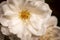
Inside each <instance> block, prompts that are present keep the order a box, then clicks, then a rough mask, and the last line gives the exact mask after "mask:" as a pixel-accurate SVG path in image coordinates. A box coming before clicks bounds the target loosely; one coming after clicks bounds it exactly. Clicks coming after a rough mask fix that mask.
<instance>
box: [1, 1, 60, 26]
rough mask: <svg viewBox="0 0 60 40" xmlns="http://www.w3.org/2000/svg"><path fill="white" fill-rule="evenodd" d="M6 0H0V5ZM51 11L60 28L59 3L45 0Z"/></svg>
mask: <svg viewBox="0 0 60 40" xmlns="http://www.w3.org/2000/svg"><path fill="white" fill-rule="evenodd" d="M2 1H6V0H0V3H1V2H2ZM45 2H46V3H48V4H49V6H50V8H51V9H52V11H53V12H52V15H55V16H56V17H57V18H58V26H60V1H59V0H45Z"/></svg>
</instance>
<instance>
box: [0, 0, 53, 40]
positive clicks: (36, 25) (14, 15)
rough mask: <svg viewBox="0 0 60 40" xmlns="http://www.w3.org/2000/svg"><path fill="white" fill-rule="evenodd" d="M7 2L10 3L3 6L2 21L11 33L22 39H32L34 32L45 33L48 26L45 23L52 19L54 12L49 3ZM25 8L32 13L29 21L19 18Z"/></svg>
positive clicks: (23, 0)
mask: <svg viewBox="0 0 60 40" xmlns="http://www.w3.org/2000/svg"><path fill="white" fill-rule="evenodd" d="M7 2H8V5H7V4H5V5H3V6H2V8H3V11H4V16H3V17H2V18H1V19H0V21H1V24H2V25H3V26H7V27H8V29H9V31H10V32H11V33H13V34H16V35H17V36H18V37H19V38H22V40H28V39H31V36H32V34H33V35H35V36H42V35H44V34H45V32H46V29H47V27H48V26H46V25H45V23H46V22H47V21H48V19H50V17H51V12H52V11H51V9H50V8H49V6H48V4H46V3H44V2H42V1H30V0H28V1H25V0H7ZM23 9H27V10H28V11H29V13H30V15H31V16H30V18H29V19H28V20H27V21H26V20H23V19H21V18H19V12H21V11H22V10H23ZM20 14H21V13H20ZM52 20H53V19H51V21H52ZM53 21H54V20H53ZM53 23H54V22H53ZM46 24H47V23H46ZM48 25H49V24H48ZM23 37H24V38H23Z"/></svg>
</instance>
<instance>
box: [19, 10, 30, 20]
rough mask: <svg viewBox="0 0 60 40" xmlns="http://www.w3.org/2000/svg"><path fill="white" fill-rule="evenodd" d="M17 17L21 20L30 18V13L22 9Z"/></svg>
mask: <svg viewBox="0 0 60 40" xmlns="http://www.w3.org/2000/svg"><path fill="white" fill-rule="evenodd" d="M19 18H21V19H23V20H27V19H29V18H30V13H29V11H28V10H22V11H21V12H19Z"/></svg>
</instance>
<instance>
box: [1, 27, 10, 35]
mask: <svg viewBox="0 0 60 40" xmlns="http://www.w3.org/2000/svg"><path fill="white" fill-rule="evenodd" d="M1 32H2V33H3V34H4V35H10V32H9V29H8V28H5V27H1Z"/></svg>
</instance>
